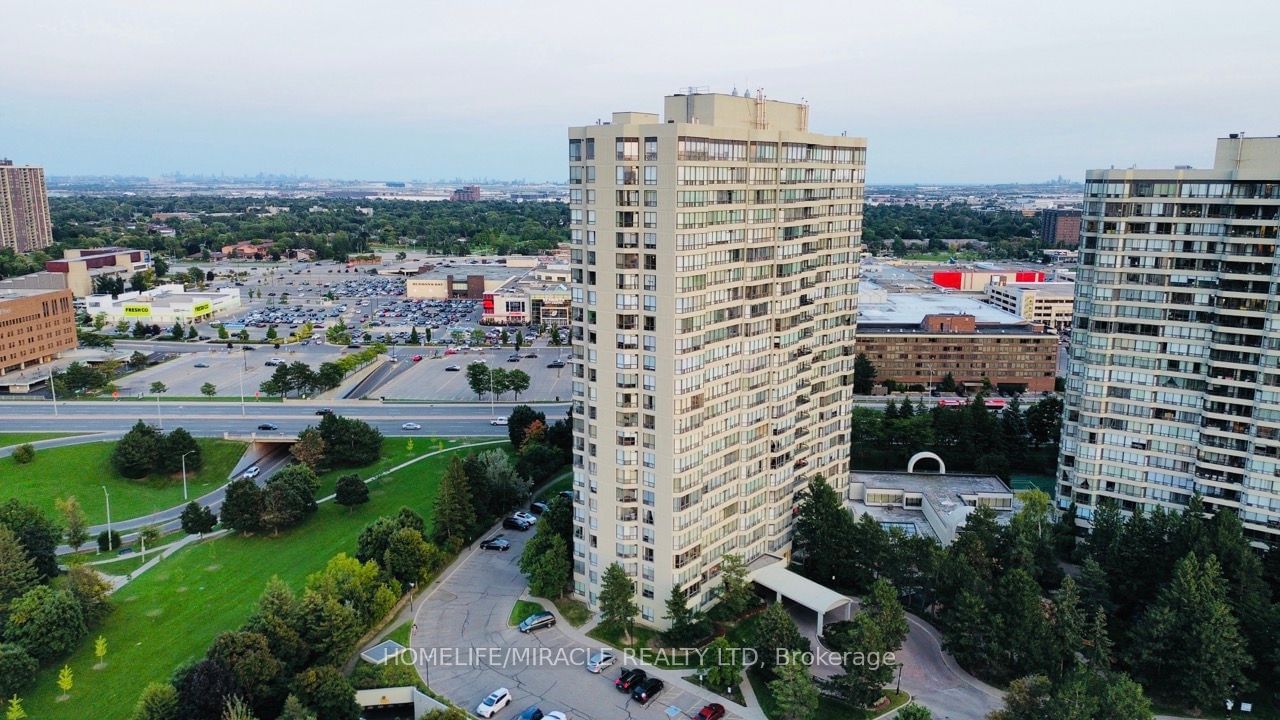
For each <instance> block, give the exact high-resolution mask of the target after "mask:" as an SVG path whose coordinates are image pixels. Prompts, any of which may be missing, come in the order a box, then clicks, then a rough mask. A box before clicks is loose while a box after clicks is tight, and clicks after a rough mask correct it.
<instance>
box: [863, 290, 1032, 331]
mask: <svg viewBox="0 0 1280 720" xmlns="http://www.w3.org/2000/svg"><path fill="white" fill-rule="evenodd" d="M926 315H972V316H973V319H974V321H975V322H977V323H979V324H994V325H1021V326H1023V327H1024V330H1023V332H1029V330H1028V329H1025V326H1026V320H1023V319H1022V318H1021V317H1019V316H1017V315H1014V314H1013V313H1011V312H1006V311H1004V310H1001V309H1000V308H998V307H995V306H994V305H988V304H986V303H984V302H982V301H981V300H980V299H979V298H978V296H975V295H964V294H960V293H943V292H916V293H907V292H886V291H885V290H884V288H882V287H881V286H879V285H877V284H876V283H874V282H868V281H866V280H863V281H862V283H861V285H860V290H859V292H858V327H860V328H861V327H864V326H868V329H871V330H874V329H876V328H874V327H870V326H876V325H886V326H908V325H919V324H920V323H921V322H923V321H924V317H925V316H926ZM980 330H983V329H982V328H980Z"/></svg>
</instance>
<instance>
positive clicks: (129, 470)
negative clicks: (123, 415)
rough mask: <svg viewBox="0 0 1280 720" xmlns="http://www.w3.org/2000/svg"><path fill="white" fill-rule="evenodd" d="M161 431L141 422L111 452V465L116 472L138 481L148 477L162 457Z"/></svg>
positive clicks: (135, 424)
mask: <svg viewBox="0 0 1280 720" xmlns="http://www.w3.org/2000/svg"><path fill="white" fill-rule="evenodd" d="M160 440H161V436H160V433H159V431H157V430H156V429H155V428H154V427H152V426H150V425H148V424H146V423H144V422H142V421H141V420H139V421H138V422H136V423H134V425H133V427H132V428H130V429H129V431H128V432H126V433H125V434H124V436H123V437H121V438H120V440H119V441H117V442H116V446H115V448H114V449H112V451H111V464H112V466H114V467H115V469H116V472H118V473H120V474H121V475H123V476H125V477H127V478H130V479H134V480H137V479H139V478H143V477H146V476H147V474H148V473H150V472H151V471H152V470H153V469H154V468H155V466H156V460H157V459H158V458H159V456H160Z"/></svg>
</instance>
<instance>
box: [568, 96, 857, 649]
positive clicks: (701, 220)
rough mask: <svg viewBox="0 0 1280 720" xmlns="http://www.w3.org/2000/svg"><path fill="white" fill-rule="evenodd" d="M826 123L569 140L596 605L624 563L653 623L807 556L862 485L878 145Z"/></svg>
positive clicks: (774, 107) (751, 101)
mask: <svg viewBox="0 0 1280 720" xmlns="http://www.w3.org/2000/svg"><path fill="white" fill-rule="evenodd" d="M808 115H809V107H808V106H807V105H804V104H797V103H788V102H777V101H772V100H766V99H764V98H763V97H755V98H752V97H746V96H742V97H739V96H736V95H721V94H690V95H675V96H670V97H667V98H666V100H665V106H664V113H663V116H662V117H660V116H659V115H658V114H656V113H643V112H621V113H615V114H614V115H613V116H612V118H611V120H610V121H609V122H597V123H596V124H594V125H586V126H582V127H573V128H570V129H569V133H568V135H569V182H570V222H571V226H570V227H571V256H570V260H571V262H570V272H571V282H570V291H571V294H572V300H571V320H570V322H571V327H572V333H573V345H574V355H575V359H574V361H573V362H574V365H573V371H574V376H575V382H574V389H573V393H574V397H573V400H574V403H573V419H574V450H573V473H574V490H575V501H574V535H575V537H574V546H573V560H574V590H575V593H576V594H577V595H578V596H580V597H581V598H582V599H583V600H585V601H587V602H588V603H589V604H591V605H593V606H594V605H595V603H596V600H597V597H598V594H599V591H600V584H601V577H602V575H603V573H604V571H605V570H606V568H608V567H609V565H610V564H612V563H615V562H616V563H619V564H620V565H621V566H622V568H623V569H624V570H625V572H626V573H627V574H628V575H629V576H631V577H632V578H634V580H635V590H636V595H637V597H636V601H637V603H638V605H639V607H640V615H641V617H642V619H643V621H644V622H646V623H648V624H652V625H657V626H663V625H665V622H666V621H664V620H663V619H662V616H663V614H664V612H665V611H664V602H665V601H666V599H667V598H668V595H669V593H670V591H671V588H672V587H676V588H679V590H680V591H681V592H682V593H684V594H685V596H686V597H687V598H688V599H689V604H690V605H691V606H694V607H704V606H706V605H707V604H709V603H711V602H713V600H714V597H715V595H716V593H717V591H718V586H719V580H718V578H717V575H718V574H719V570H720V563H721V560H722V558H723V557H724V556H725V555H726V554H730V553H733V554H738V555H741V556H743V557H744V559H745V560H747V561H748V562H751V561H753V560H755V559H758V558H762V557H763V556H765V555H771V556H775V557H778V558H785V557H787V556H788V555H789V552H790V545H791V535H792V523H793V519H792V515H793V509H794V507H795V493H796V491H797V490H799V489H801V488H803V487H805V486H806V484H807V483H808V481H809V480H810V479H811V478H813V477H814V476H816V475H819V474H821V475H824V476H825V477H826V478H828V480H830V481H831V482H832V484H833V485H835V487H836V489H837V490H838V491H839V492H840V493H841V494H842V495H843V494H844V493H845V490H846V486H847V482H848V461H849V409H850V403H851V400H852V387H851V384H852V373H853V360H854V344H853V341H854V323H855V320H856V313H857V307H856V305H857V297H858V262H859V252H860V250H861V226H862V204H863V183H864V172H865V164H866V141H865V140H864V139H862V138H855V137H846V136H844V135H820V134H816V133H813V132H810V131H809V128H808Z"/></svg>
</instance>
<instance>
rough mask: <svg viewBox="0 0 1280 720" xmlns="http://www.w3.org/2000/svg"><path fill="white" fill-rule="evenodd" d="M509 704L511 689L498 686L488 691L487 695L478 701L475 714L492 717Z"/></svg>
mask: <svg viewBox="0 0 1280 720" xmlns="http://www.w3.org/2000/svg"><path fill="white" fill-rule="evenodd" d="M510 704H511V691H510V690H508V689H506V688H498V689H497V690H494V691H493V692H491V693H489V696H488V697H486V698H485V699H484V700H481V701H480V704H479V705H478V706H477V707H476V714H477V715H479V716H480V717H482V718H490V717H493V714H494V713H496V712H498V711H499V710H501V709H502V708H504V707H506V706H507V705H510Z"/></svg>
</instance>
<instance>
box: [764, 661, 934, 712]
mask: <svg viewBox="0 0 1280 720" xmlns="http://www.w3.org/2000/svg"><path fill="white" fill-rule="evenodd" d="M747 679H748V680H749V681H750V682H751V689H752V690H753V691H754V692H755V695H756V700H758V701H759V702H760V709H761V710H763V711H764V714H765V716H766V717H768V718H769V720H779V718H781V717H782V711H781V710H779V709H778V704H777V703H776V702H774V699H773V693H772V692H771V691H770V690H769V685H768V683H766V682H765V680H764V678H763V677H761V675H760V673H758V672H753V671H748V672H747ZM885 697H887V698H889V701H890V702H889V704H888V705H885V706H883V707H880V708H877V709H875V710H862V709H859V708H856V707H853V706H852V705H848V704H846V703H843V702H840V701H839V700H836V699H835V698H833V697H830V696H829V695H822V698H821V700H819V701H818V712H817V714H816V715H815V717H820V718H822V719H823V720H871V718H877V717H880V716H881V715H884V714H885V713H888V712H891V711H893V710H896V709H897V708H899V707H901V706H903V705H905V704H906V703H907V700H908V698H909V697H910V696H909V695H907V694H906V693H894V692H893V691H889V692H887V693H885Z"/></svg>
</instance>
